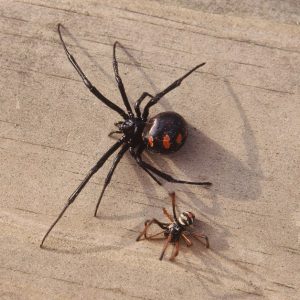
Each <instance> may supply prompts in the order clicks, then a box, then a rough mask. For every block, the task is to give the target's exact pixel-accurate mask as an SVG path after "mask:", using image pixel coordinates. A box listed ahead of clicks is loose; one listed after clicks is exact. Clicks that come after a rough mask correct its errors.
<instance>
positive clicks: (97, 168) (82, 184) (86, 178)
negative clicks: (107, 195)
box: [40, 139, 124, 248]
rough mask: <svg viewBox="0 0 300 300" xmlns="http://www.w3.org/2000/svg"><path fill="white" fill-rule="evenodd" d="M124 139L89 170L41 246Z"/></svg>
mask: <svg viewBox="0 0 300 300" xmlns="http://www.w3.org/2000/svg"><path fill="white" fill-rule="evenodd" d="M123 142H124V139H121V140H119V141H118V142H116V143H115V144H114V145H113V146H112V147H111V148H110V149H109V150H108V151H107V152H106V153H105V154H104V155H103V156H102V157H101V158H100V159H99V160H98V162H97V163H96V165H95V166H94V167H93V168H92V169H91V170H90V171H89V173H88V174H87V175H86V176H85V178H84V179H83V181H82V182H81V183H80V185H79V186H78V187H77V189H76V190H75V191H74V192H73V193H72V195H71V196H70V197H69V199H68V201H67V203H66V204H65V207H64V208H63V210H62V211H61V213H60V214H59V215H58V217H57V218H56V220H55V221H54V222H53V223H52V225H51V226H50V228H49V229H48V231H47V232H46V234H45V235H44V237H43V239H42V242H41V244H40V247H41V248H42V247H43V244H44V241H45V240H46V238H47V236H48V234H49V233H50V232H51V230H52V229H53V227H54V226H55V225H56V223H57V222H58V221H59V220H60V218H61V217H62V216H63V214H64V213H65V211H66V210H67V208H68V207H69V206H70V205H71V204H72V203H73V202H74V201H75V199H76V198H77V196H78V195H79V193H80V192H81V191H82V189H83V188H84V187H85V185H86V184H87V183H88V181H89V180H90V179H91V177H92V176H93V175H94V174H95V173H96V172H97V171H98V170H99V169H100V168H101V167H102V166H103V164H104V163H105V162H106V160H107V159H108V158H109V157H110V156H111V155H112V154H113V153H114V152H115V151H116V150H117V149H118V148H119V147H120V146H121V145H122V144H123Z"/></svg>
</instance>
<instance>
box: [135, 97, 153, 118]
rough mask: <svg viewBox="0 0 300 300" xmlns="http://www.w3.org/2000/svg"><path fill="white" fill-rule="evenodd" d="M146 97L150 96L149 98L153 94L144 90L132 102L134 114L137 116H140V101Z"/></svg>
mask: <svg viewBox="0 0 300 300" xmlns="http://www.w3.org/2000/svg"><path fill="white" fill-rule="evenodd" d="M146 97H150V98H153V96H152V95H151V94H149V93H147V92H144V93H143V94H142V95H141V97H140V98H139V99H138V100H137V101H136V102H135V104H134V109H135V112H136V115H137V117H138V118H140V116H141V109H140V105H141V103H142V102H143V100H144V99H145V98H146Z"/></svg>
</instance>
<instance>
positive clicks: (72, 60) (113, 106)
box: [57, 24, 128, 119]
mask: <svg viewBox="0 0 300 300" xmlns="http://www.w3.org/2000/svg"><path fill="white" fill-rule="evenodd" d="M61 27H63V26H62V25H61V24H58V25H57V31H58V34H59V38H60V40H61V43H62V45H63V48H64V50H65V52H66V54H67V57H68V60H69V61H70V63H71V64H72V66H73V67H74V68H75V70H76V71H77V73H78V74H79V76H80V77H81V79H82V81H83V83H84V84H85V86H86V87H87V88H88V89H89V90H90V92H91V93H93V94H94V95H95V96H96V97H97V98H98V99H99V100H100V101H102V102H103V103H104V104H105V105H107V106H108V107H109V108H111V109H112V110H114V111H116V112H117V113H119V114H120V115H121V116H122V117H123V118H124V119H128V115H127V114H126V113H125V111H124V110H123V109H121V108H120V107H119V106H118V105H116V104H114V103H113V102H111V101H110V100H108V99H107V98H106V97H105V96H104V95H102V94H101V93H100V92H99V91H98V90H97V88H96V87H94V86H93V85H92V83H91V82H90V81H89V79H88V78H87V77H86V76H85V74H84V73H83V71H82V70H81V68H80V67H79V65H78V64H77V62H76V60H75V58H74V57H73V55H72V54H71V53H70V52H69V50H68V49H67V46H66V44H65V42H64V40H63V38H62V34H61V31H60V28H61Z"/></svg>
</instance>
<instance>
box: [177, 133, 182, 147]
mask: <svg viewBox="0 0 300 300" xmlns="http://www.w3.org/2000/svg"><path fill="white" fill-rule="evenodd" d="M181 142H182V134H181V133H179V134H178V135H177V138H176V143H177V144H181Z"/></svg>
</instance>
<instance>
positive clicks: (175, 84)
mask: <svg viewBox="0 0 300 300" xmlns="http://www.w3.org/2000/svg"><path fill="white" fill-rule="evenodd" d="M204 65H205V63H202V64H200V65H197V66H196V67H194V68H193V69H192V70H190V71H189V72H187V73H186V74H185V75H183V76H182V77H180V78H179V79H177V80H175V81H174V82H173V83H172V84H171V85H169V86H168V87H167V88H165V89H164V90H163V91H162V92H160V93H158V94H156V95H155V96H154V97H153V98H152V99H151V100H150V101H149V102H148V103H147V104H146V106H145V109H144V112H143V116H142V119H143V120H144V121H145V120H147V118H148V115H149V109H150V107H151V106H153V105H155V104H156V103H157V102H158V101H159V100H160V99H161V98H162V97H163V96H164V95H166V94H167V93H169V92H170V91H172V90H174V89H175V88H177V87H178V86H180V84H181V82H182V81H183V79H185V78H186V77H188V76H189V75H190V74H192V73H193V72H194V71H196V70H197V69H198V68H200V67H202V66H204Z"/></svg>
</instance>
